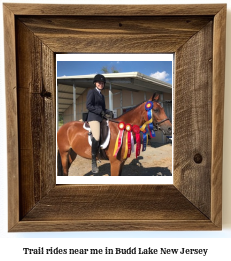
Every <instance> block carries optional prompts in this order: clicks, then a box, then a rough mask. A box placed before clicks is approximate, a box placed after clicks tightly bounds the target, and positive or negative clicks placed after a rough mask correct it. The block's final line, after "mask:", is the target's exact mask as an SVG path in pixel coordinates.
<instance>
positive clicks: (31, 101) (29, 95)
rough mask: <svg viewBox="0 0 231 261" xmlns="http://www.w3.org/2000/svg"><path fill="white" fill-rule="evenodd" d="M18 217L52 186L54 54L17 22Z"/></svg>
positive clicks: (53, 158) (53, 178)
mask: <svg viewBox="0 0 231 261" xmlns="http://www.w3.org/2000/svg"><path fill="white" fill-rule="evenodd" d="M16 31H17V71H18V79H17V80H18V82H17V85H18V101H19V102H18V111H19V144H20V199H21V201H20V217H21V218H22V217H23V216H25V215H26V213H28V211H30V210H31V209H32V208H33V206H34V205H35V204H36V203H37V202H38V201H39V200H40V199H41V198H42V197H43V196H44V195H46V194H47V193H48V191H49V190H50V189H51V188H53V187H54V185H55V176H54V173H55V157H54V155H55V147H56V146H55V144H56V142H55V129H54V127H55V97H56V96H55V87H54V86H55V81H54V75H55V70H54V54H53V52H52V51H50V50H49V48H48V47H47V46H45V45H44V44H43V43H42V42H41V40H39V39H38V38H37V37H36V36H35V35H34V34H33V33H32V32H31V31H30V30H28V28H27V27H26V26H25V25H23V24H22V23H21V22H19V21H18V20H17V21H16Z"/></svg>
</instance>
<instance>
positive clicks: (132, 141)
mask: <svg viewBox="0 0 231 261" xmlns="http://www.w3.org/2000/svg"><path fill="white" fill-rule="evenodd" d="M131 143H132V144H131V145H132V152H135V149H134V138H133V135H132V134H131Z"/></svg>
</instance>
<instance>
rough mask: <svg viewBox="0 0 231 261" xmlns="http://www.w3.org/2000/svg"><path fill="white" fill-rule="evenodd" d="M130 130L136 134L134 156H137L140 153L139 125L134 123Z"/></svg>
mask: <svg viewBox="0 0 231 261" xmlns="http://www.w3.org/2000/svg"><path fill="white" fill-rule="evenodd" d="M132 130H133V132H134V133H135V134H136V158H137V157H138V156H139V155H140V127H139V126H138V125H134V126H133V128H132Z"/></svg>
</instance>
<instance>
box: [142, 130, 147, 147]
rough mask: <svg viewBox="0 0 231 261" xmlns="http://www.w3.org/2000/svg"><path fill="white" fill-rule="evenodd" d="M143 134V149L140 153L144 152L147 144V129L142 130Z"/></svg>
mask: <svg viewBox="0 0 231 261" xmlns="http://www.w3.org/2000/svg"><path fill="white" fill-rule="evenodd" d="M142 133H143V147H142V151H145V150H146V146H147V144H148V135H147V133H148V129H147V127H146V128H145V129H144V131H142Z"/></svg>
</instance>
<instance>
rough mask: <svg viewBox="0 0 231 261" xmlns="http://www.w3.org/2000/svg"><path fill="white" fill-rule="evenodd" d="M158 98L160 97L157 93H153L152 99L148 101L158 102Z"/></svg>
mask: <svg viewBox="0 0 231 261" xmlns="http://www.w3.org/2000/svg"><path fill="white" fill-rule="evenodd" d="M159 98H160V95H159V94H158V93H156V92H155V93H154V94H153V95H152V98H151V99H150V100H151V101H154V100H155V101H158V100H159Z"/></svg>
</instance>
